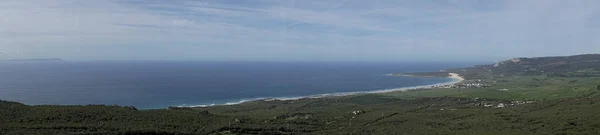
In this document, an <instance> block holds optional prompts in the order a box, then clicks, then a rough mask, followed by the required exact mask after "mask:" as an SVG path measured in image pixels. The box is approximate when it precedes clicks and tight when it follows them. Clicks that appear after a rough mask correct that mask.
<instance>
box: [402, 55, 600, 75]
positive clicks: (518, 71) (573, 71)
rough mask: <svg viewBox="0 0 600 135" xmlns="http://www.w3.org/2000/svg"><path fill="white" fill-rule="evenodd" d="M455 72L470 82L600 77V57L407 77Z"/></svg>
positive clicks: (523, 60) (541, 60) (519, 60)
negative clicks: (523, 77) (525, 78)
mask: <svg viewBox="0 0 600 135" xmlns="http://www.w3.org/2000/svg"><path fill="white" fill-rule="evenodd" d="M452 72H454V73H458V74H461V75H462V76H465V78H467V79H485V78H493V77H503V76H535V75H547V76H557V77H600V54H584V55H573V56H554V57H535V58H514V59H510V60H505V61H500V62H497V63H494V64H488V65H476V66H473V67H466V68H456V69H446V70H442V71H440V72H423V73H407V75H415V76H438V77H441V76H446V75H447V73H452Z"/></svg>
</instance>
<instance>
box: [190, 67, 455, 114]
mask: <svg viewBox="0 0 600 135" xmlns="http://www.w3.org/2000/svg"><path fill="white" fill-rule="evenodd" d="M448 74H449V76H448V77H447V78H452V79H453V81H450V82H444V83H438V84H430V85H421V86H413V87H402V88H393V89H384V90H375V91H357V92H339V93H328V94H317V95H310V96H299V97H279V98H268V97H266V98H256V99H248V100H241V101H238V102H232V103H226V104H211V105H192V106H185V105H184V106H178V107H210V106H222V105H236V104H242V103H246V102H252V101H259V100H262V101H274V100H281V101H285V100H299V99H305V98H324V97H336V96H349V95H355V94H369V93H370V94H374V93H388V92H396V91H410V90H420V89H431V88H439V87H442V86H450V85H454V84H457V83H460V82H462V81H464V80H465V79H464V78H463V77H461V76H460V75H459V74H457V73H448Z"/></svg>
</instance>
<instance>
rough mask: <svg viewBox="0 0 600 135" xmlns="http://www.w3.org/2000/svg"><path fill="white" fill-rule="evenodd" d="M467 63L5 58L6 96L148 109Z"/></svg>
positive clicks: (278, 94)
mask: <svg viewBox="0 0 600 135" xmlns="http://www.w3.org/2000/svg"><path fill="white" fill-rule="evenodd" d="M465 65H468V64H467V63H416V62H412V63H411V62H399V63H384V62H359V63H357V62H197V61H96V62H72V61H64V62H0V99H2V100H10V101H17V102H22V103H25V104H30V105H40V104H61V105H86V104H108V105H112V104H117V105H123V106H125V105H126V106H136V107H137V108H141V109H152V108H166V107H168V106H196V105H211V104H227V103H236V102H239V101H244V100H252V99H257V98H285V97H289V98H292V97H303V96H311V95H317V94H329V93H342V92H357V91H375V90H383V89H391V88H401V87H411V86H419V85H428V84H436V83H442V82H448V81H451V79H449V78H418V77H401V76H389V75H386V74H390V73H403V72H416V71H438V70H440V69H445V68H452V67H461V66H465Z"/></svg>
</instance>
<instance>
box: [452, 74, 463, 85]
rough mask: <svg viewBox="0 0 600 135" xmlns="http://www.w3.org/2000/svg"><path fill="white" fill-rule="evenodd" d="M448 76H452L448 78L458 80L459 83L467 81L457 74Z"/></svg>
mask: <svg viewBox="0 0 600 135" xmlns="http://www.w3.org/2000/svg"><path fill="white" fill-rule="evenodd" d="M448 74H450V76H449V77H448V78H452V79H456V80H458V82H462V81H464V80H465V78H463V77H461V76H460V75H458V74H457V73H448ZM458 82H457V83H458Z"/></svg>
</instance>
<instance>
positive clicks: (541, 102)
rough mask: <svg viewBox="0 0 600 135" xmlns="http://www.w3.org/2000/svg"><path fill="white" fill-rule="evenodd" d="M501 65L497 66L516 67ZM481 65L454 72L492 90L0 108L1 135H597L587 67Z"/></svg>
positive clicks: (598, 100) (595, 80) (594, 88)
mask: <svg viewBox="0 0 600 135" xmlns="http://www.w3.org/2000/svg"><path fill="white" fill-rule="evenodd" d="M523 59H524V58H523ZM538 59H541V60H540V61H539V63H537V64H540V63H544V62H550V63H552V61H555V60H558V58H556V59H555V58H552V59H546V58H538ZM563 59H564V58H563ZM568 59H574V58H568ZM576 60H588V59H584V58H579V57H577V59H576ZM520 61H521V60H520ZM522 61H528V60H522ZM510 62H512V64H515V63H514V61H510ZM519 63H520V62H519ZM523 63H528V62H523ZM571 63H578V62H573V61H571ZM503 64H507V63H506V62H505V63H501V64H497V65H499V66H496V67H516V66H514V65H513V66H506V65H503ZM537 64H524V65H528V66H529V67H532V66H535V65H537ZM491 66H492V67H493V66H494V65H491ZM521 66H523V65H521ZM477 67H478V68H477ZM483 67H485V66H476V67H472V68H473V69H476V70H470V69H467V70H462V69H460V70H459V71H460V72H461V75H462V74H466V75H467V76H469V77H470V78H471V80H470V81H474V80H473V78H477V80H476V81H478V82H479V81H483V82H488V83H491V84H492V86H491V87H485V88H456V89H426V90H417V91H406V92H392V93H383V94H360V95H351V96H343V97H327V98H317V99H300V100H289V101H278V100H275V101H254V102H248V103H244V104H239V105H231V106H213V107H203V108H178V107H169V108H166V109H156V110H137V109H136V108H135V107H121V106H105V105H87V106H56V105H37V106H29V105H24V104H21V103H16V102H9V101H0V134H478V135H479V134H498V135H504V134H557V135H562V134H600V128H598V127H600V115H596V114H598V113H600V94H599V92H600V91H599V90H600V89H599V88H600V86H598V85H600V84H599V83H600V77H596V76H595V75H596V73H597V72H595V71H597V70H595V69H594V68H589V67H586V68H579V67H581V66H571V67H577V68H568V69H571V70H565V69H560V71H559V70H558V69H556V70H546V69H544V71H551V73H547V72H545V73H541V74H528V73H530V72H525V71H522V70H517V68H515V69H514V70H512V69H511V70H512V71H510V72H509V70H507V69H491V70H487V69H488V68H487V67H486V68H485V70H481V69H484V68H483ZM547 67H552V66H547ZM559 67H561V66H559ZM537 69H542V68H537ZM524 70H525V69H524ZM527 70H529V69H527ZM453 71H457V70H456V69H451V70H446V71H442V72H440V73H437V74H441V73H444V72H453ZM555 73H560V74H574V73H581V74H587V75H586V76H578V75H567V76H555V75H554V74H555ZM414 74H419V73H414ZM427 74H430V75H435V74H436V73H427Z"/></svg>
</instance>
